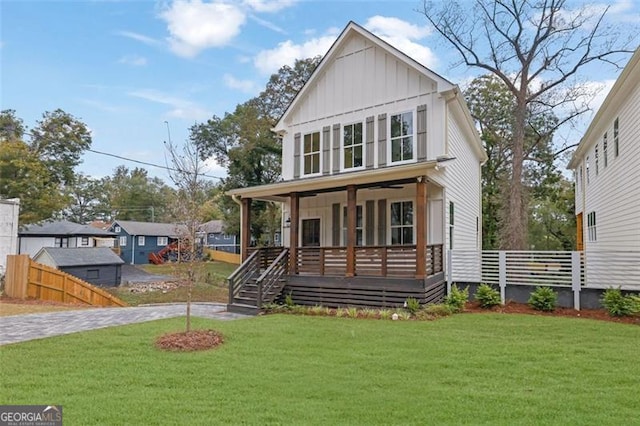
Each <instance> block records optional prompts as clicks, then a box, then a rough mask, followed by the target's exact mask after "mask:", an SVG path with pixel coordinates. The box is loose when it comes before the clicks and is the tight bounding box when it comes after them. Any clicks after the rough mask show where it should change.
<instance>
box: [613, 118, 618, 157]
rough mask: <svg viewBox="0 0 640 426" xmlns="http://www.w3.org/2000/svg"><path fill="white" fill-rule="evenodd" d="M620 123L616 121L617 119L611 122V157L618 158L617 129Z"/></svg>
mask: <svg viewBox="0 0 640 426" xmlns="http://www.w3.org/2000/svg"><path fill="white" fill-rule="evenodd" d="M619 126H620V123H619V121H618V118H616V119H615V121H614V122H613V155H614V156H616V157H617V156H618V153H619V152H620V151H619V145H620V144H619V142H618V141H619V139H620V138H619V136H620V134H619V128H620V127H619Z"/></svg>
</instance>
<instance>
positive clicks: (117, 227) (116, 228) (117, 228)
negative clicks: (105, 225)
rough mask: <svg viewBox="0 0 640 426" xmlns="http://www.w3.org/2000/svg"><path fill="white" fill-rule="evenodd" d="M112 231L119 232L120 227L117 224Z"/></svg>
mask: <svg viewBox="0 0 640 426" xmlns="http://www.w3.org/2000/svg"><path fill="white" fill-rule="evenodd" d="M113 230H114V232H116V233H120V231H121V228H120V227H119V226H116V227H115V228H113Z"/></svg>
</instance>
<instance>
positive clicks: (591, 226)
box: [587, 212, 598, 241]
mask: <svg viewBox="0 0 640 426" xmlns="http://www.w3.org/2000/svg"><path fill="white" fill-rule="evenodd" d="M587 236H588V238H589V241H598V235H597V233H596V212H591V213H589V214H588V215H587Z"/></svg>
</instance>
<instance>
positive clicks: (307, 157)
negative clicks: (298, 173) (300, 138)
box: [303, 132, 320, 175]
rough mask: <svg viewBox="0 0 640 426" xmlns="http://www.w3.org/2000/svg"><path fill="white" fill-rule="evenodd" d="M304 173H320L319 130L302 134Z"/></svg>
mask: <svg viewBox="0 0 640 426" xmlns="http://www.w3.org/2000/svg"><path fill="white" fill-rule="evenodd" d="M303 148H304V174H305V175H311V174H314V173H320V132H315V133H309V134H307V135H304V147H303Z"/></svg>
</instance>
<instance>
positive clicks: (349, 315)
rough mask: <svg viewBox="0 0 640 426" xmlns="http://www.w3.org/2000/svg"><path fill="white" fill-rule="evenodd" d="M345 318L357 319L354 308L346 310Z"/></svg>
mask: <svg viewBox="0 0 640 426" xmlns="http://www.w3.org/2000/svg"><path fill="white" fill-rule="evenodd" d="M347 316H348V317H349V318H358V309H357V308H354V307H353V306H352V307H350V308H347Z"/></svg>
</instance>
